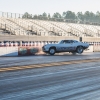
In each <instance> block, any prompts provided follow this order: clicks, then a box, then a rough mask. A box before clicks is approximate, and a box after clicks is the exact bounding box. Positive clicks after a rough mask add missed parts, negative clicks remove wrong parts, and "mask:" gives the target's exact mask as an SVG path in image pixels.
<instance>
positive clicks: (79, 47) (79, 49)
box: [76, 46, 84, 54]
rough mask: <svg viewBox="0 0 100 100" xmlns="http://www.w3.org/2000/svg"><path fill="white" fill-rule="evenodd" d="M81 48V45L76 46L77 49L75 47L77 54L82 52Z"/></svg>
mask: <svg viewBox="0 0 100 100" xmlns="http://www.w3.org/2000/svg"><path fill="white" fill-rule="evenodd" d="M83 50H84V49H83V47H82V46H78V47H77V49H76V52H77V53H79V54H81V53H83Z"/></svg>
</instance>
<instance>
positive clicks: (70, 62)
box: [0, 58, 100, 72]
mask: <svg viewBox="0 0 100 100" xmlns="http://www.w3.org/2000/svg"><path fill="white" fill-rule="evenodd" d="M90 62H100V58H97V59H85V60H73V61H64V62H57V63H56V62H55V63H46V64H34V65H29V66H18V67H16V66H15V67H9V68H8V67H7V68H0V72H5V71H16V70H24V69H32V68H39V67H51V66H63V65H69V64H79V63H90Z"/></svg>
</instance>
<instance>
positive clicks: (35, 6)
mask: <svg viewBox="0 0 100 100" xmlns="http://www.w3.org/2000/svg"><path fill="white" fill-rule="evenodd" d="M68 10H70V11H73V12H75V13H77V12H79V11H82V12H83V13H84V12H85V11H92V12H94V13H96V12H97V11H100V0H0V11H3V12H12V13H21V14H23V13H25V12H29V13H30V14H42V13H43V12H46V13H50V14H51V15H52V14H53V13H55V12H59V13H60V14H62V12H64V11H68Z"/></svg>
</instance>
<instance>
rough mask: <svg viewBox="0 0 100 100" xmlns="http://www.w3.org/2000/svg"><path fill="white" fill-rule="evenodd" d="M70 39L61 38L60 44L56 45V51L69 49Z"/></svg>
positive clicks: (70, 45)
mask: <svg viewBox="0 0 100 100" xmlns="http://www.w3.org/2000/svg"><path fill="white" fill-rule="evenodd" d="M72 44H73V43H71V40H63V41H62V43H61V44H59V45H58V46H57V51H60V52H67V51H70V49H71V48H70V47H72Z"/></svg>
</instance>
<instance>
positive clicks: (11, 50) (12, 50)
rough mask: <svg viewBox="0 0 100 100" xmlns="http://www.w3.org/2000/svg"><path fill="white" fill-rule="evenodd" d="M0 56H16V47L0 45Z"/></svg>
mask: <svg viewBox="0 0 100 100" xmlns="http://www.w3.org/2000/svg"><path fill="white" fill-rule="evenodd" d="M0 56H18V47H0Z"/></svg>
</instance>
